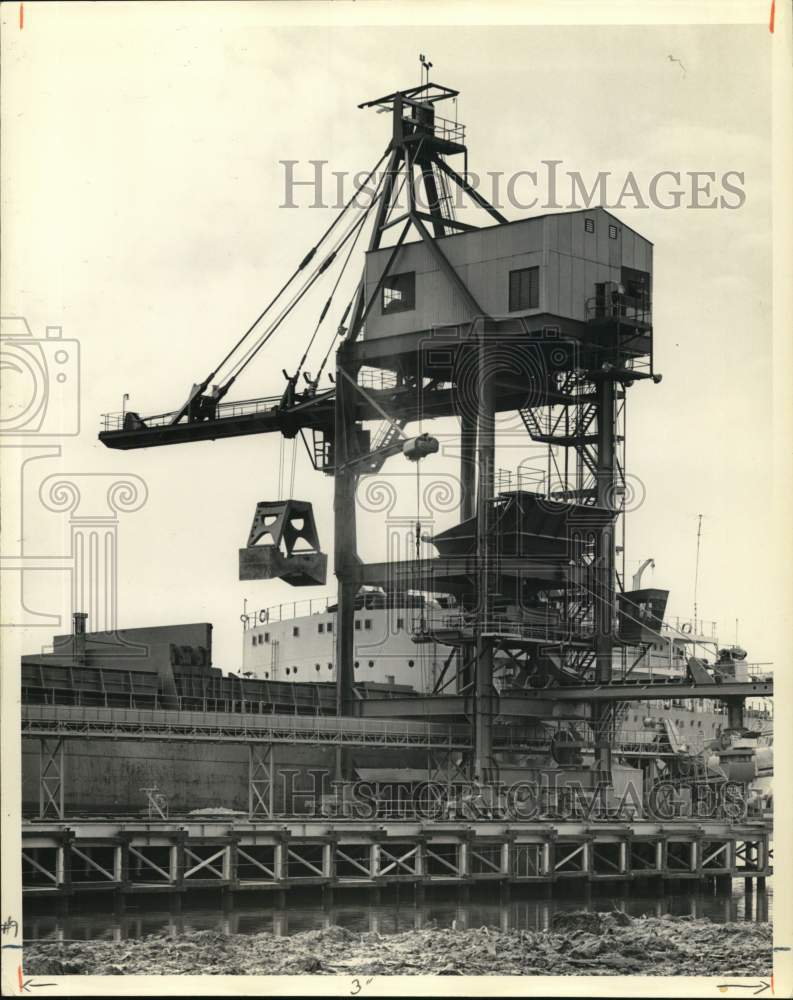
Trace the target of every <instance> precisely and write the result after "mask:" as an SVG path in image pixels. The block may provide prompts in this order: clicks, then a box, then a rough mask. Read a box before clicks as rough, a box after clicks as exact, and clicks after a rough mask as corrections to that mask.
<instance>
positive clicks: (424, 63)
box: [419, 52, 432, 87]
mask: <svg viewBox="0 0 793 1000" xmlns="http://www.w3.org/2000/svg"><path fill="white" fill-rule="evenodd" d="M419 62H420V63H421V85H422V87H423V86H425V84H429V82H430V70H431V69H432V63H431V62H430V61H429V59H427V57H426V56H425V55H424V53H423V52H419ZM425 73H426V74H427V79H426V80H425V79H424V74H425Z"/></svg>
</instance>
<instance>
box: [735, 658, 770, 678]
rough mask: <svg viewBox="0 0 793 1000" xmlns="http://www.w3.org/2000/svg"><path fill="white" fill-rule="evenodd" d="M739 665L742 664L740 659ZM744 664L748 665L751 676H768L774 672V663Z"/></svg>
mask: <svg viewBox="0 0 793 1000" xmlns="http://www.w3.org/2000/svg"><path fill="white" fill-rule="evenodd" d="M739 665H741V664H740V661H739ZM742 666H744V667H746V671H747V673H748V674H749V676H750V677H768V676H773V673H774V664H773V663H744V664H742Z"/></svg>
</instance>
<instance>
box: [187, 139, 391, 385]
mask: <svg viewBox="0 0 793 1000" xmlns="http://www.w3.org/2000/svg"><path fill="white" fill-rule="evenodd" d="M390 151H391V149H390V146H389V147H388V149H386V150H385V152H384V153H383V155H382V156H381V157H380V159H379V160H378V161H377V163H376V164H375V165H374V167H372V169H371V170H370V171H369V173H368V174H367V176H366V179H365V180H364V181H363V183H361V184H360V185H359V186H358V187H357V188H356V190H355V192H354V193H353V195H352V197H351V198H350V199H349V201H347V203H346V204H345V205H344V207H343V208H342V210H341V212H340V213H339V214H338V215H337V216H336V218H335V219H333V221H332V222H331V224H330V225H329V226H328V227H327V229H326V230H325V231H324V233H323V234H322V235H321V236H320V238H319V240H317V242H316V243H315V244H314V246H313V247H312V248H311V249H310V250H309V252H308V253H307V254H306V255H305V257H304V258H303V259H302V260H301V261H300V263H299V264H298V266H297V267H296V268H295V270H294V271H293V272H292V274H291V275H290V277H289V278H288V279H287V280H286V281H285V282H284V284H283V285H282V286H281V288H280V289H279V290H278V292H277V293H276V294H275V295H274V296H273V298H272V299H270V301H269V302H268V303H267V305H266V306H265V307H264V309H263V310H262V311H261V312H260V313H259V315H258V316H257V317H256V319H255V320H254V321H253V323H251V325H250V326H249V327H248V329H247V330H246V331H245V332H244V333H243V334H242V336H241V337H239V339H238V340H237V341H236V343H235V344H234V345H233V346H232V347H231V349H230V350H229V351H228V352H227V353H226V354H225V356H224V357H223V358H222V360H221V361H220V362H219V364H217V365H216V366H215V367H214V369H213V370H212V371H211V372H210V373H209V375H207V377H206V378H205V379H204V381H203V382H202V383H201V385H202V390H201V391H203V390H204V389H206V387H207V386H208V385H209V383H210V382H211V381H212V379H213V378H215V376H216V375H217V373H218V372H219V371H220V370H221V368H222V367H223V365H225V364H226V362H227V361H228V360H229V359H230V358H231V357H232V356H233V354H234V353H235V352H236V351H237V350H238V348H239V347H241V346H242V344H243V343H244V342H245V341H246V340H247V338H248V337H249V336H250V335H251V333H253V331H254V330H255V329H256V327H257V326H258V325H259V323H260V322H261V321H262V320H263V319H264V317H265V316H266V315H267V313H268V312H269V311H270V309H272V307H273V306H274V305H275V303H276V302H277V301H278V300H279V299H280V298H281V296H282V295H283V294H284V292H285V291H286V290H287V288H289V286H290V285H291V284H292V282H293V281H294V280H295V278H296V277H297V276H298V275H299V274H300V272H301V271H303V270H304V269H305V268H306V267H307V266H308V264H309V263H310V262H311V261H312V260H313V258H314V256H315V255H316V253H317V250H318V249H319V248H320V246H321V245H322V244H323V243H324V242H325V240H326V239H327V238H328V236H329V235H330V234H331V232H332V231H333V230H334V229H335V228H336V226H337V225H338V223H339V221H340V220H341V219H342V218H343V217H344V215H345V214H346V212H347V209H348V208H349V207H350V205H352V204H353V202H354V201H355V199H356V198H357V197H358V195H359V194H360V193H361V191H362V190H363V189H364V188H365V187H366V185H367V184H368V183H369V181H370V180H371V178H372V177H373V176H374V174H375V173H376V171H377V170H378V169H379V167H380V165H381V164H382V162H383V160H384V159H385V158H386V156H388V154H389V153H390Z"/></svg>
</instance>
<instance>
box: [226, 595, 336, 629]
mask: <svg viewBox="0 0 793 1000" xmlns="http://www.w3.org/2000/svg"><path fill="white" fill-rule="evenodd" d="M335 601H336V599H335V598H331V597H312V598H311V599H310V600H302V601H291V602H289V603H286V604H273V605H271V606H270V607H269V608H262V609H261V610H260V611H253V612H251V613H250V614H247V615H242V616H241V619H242V625H243V628H245V629H254V628H261V627H262V626H263V625H272V624H277V623H278V622H286V621H292V620H293V619H295V618H305V617H307V616H309V615H321V614H327V613H328V608H329V607H330V605H331V602H333V603H334V604H335ZM331 613H332V614H335V611H333V612H331Z"/></svg>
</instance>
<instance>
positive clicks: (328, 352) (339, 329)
mask: <svg viewBox="0 0 793 1000" xmlns="http://www.w3.org/2000/svg"><path fill="white" fill-rule="evenodd" d="M387 176H388V172H386V173H384V174H383V177H382V179H381V181H380V183H379V185H378V187H382V185H383V184H384V182H385V179H386V177H387ZM406 180H407V178H405V177H403V178H402V183H401V184H400V186H399V189H398V190H397V193H396V195H395V196H394V198H393V204H396V203H397V201H398V199H399V196H400V195H401V194H402V191H403V189H404V187H405V181H406ZM381 195H382V191H379V192H378V194H377V196H376V198H375V200H374V201H376V200H379V198H380V196H381ZM374 201H372V203H371V204H370V205H369V207H368V208H367V209H366V211H367V212H368V211H369V209H370V208H371V207H372V205H374ZM358 235H360V233H359V234H358ZM358 235H356V237H355V241H356V242H357V240H358ZM354 246H355V244H353V247H351V248H350V252H349V254H348V255H347V259H346V260H345V262H344V267H345V268H346V266H347V263H348V262H349V259H350V257H351V256H352V250H353V249H354ZM337 284H338V283H337ZM334 292H335V288H334ZM357 297H358V289H357V288H356V290H355V292H354V293H353V296H352V298H351V299H350V301H349V302H348V303H347V308H346V309H345V310H344V312H343V313H342V317H341V319H340V320H339V325H338V327H337V328H336V332H335V333H334V334H333V336H332V337H331V338H330V343H329V344H328V349H327V350H326V351H325V354H324V356H323V358H322V363H321V364H320V366H319V369H318V371H317V374H316V377H315V378H314V379H313V380H312V382H313V385H314V386H316V385H318V384H319V380H320V378H321V377H322V373H323V372H324V371H325V365H327V363H328V360H329V358H330V356H331V354H332V353H333V345H334V344H335V342H336V338H337V337H340V336H341V335H342V333H343V332H344V323H345V322H346V320H347V316H348V315H349V313H350V310H351V309H352V307H353V303H354V302H355V300H356V298H357Z"/></svg>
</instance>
